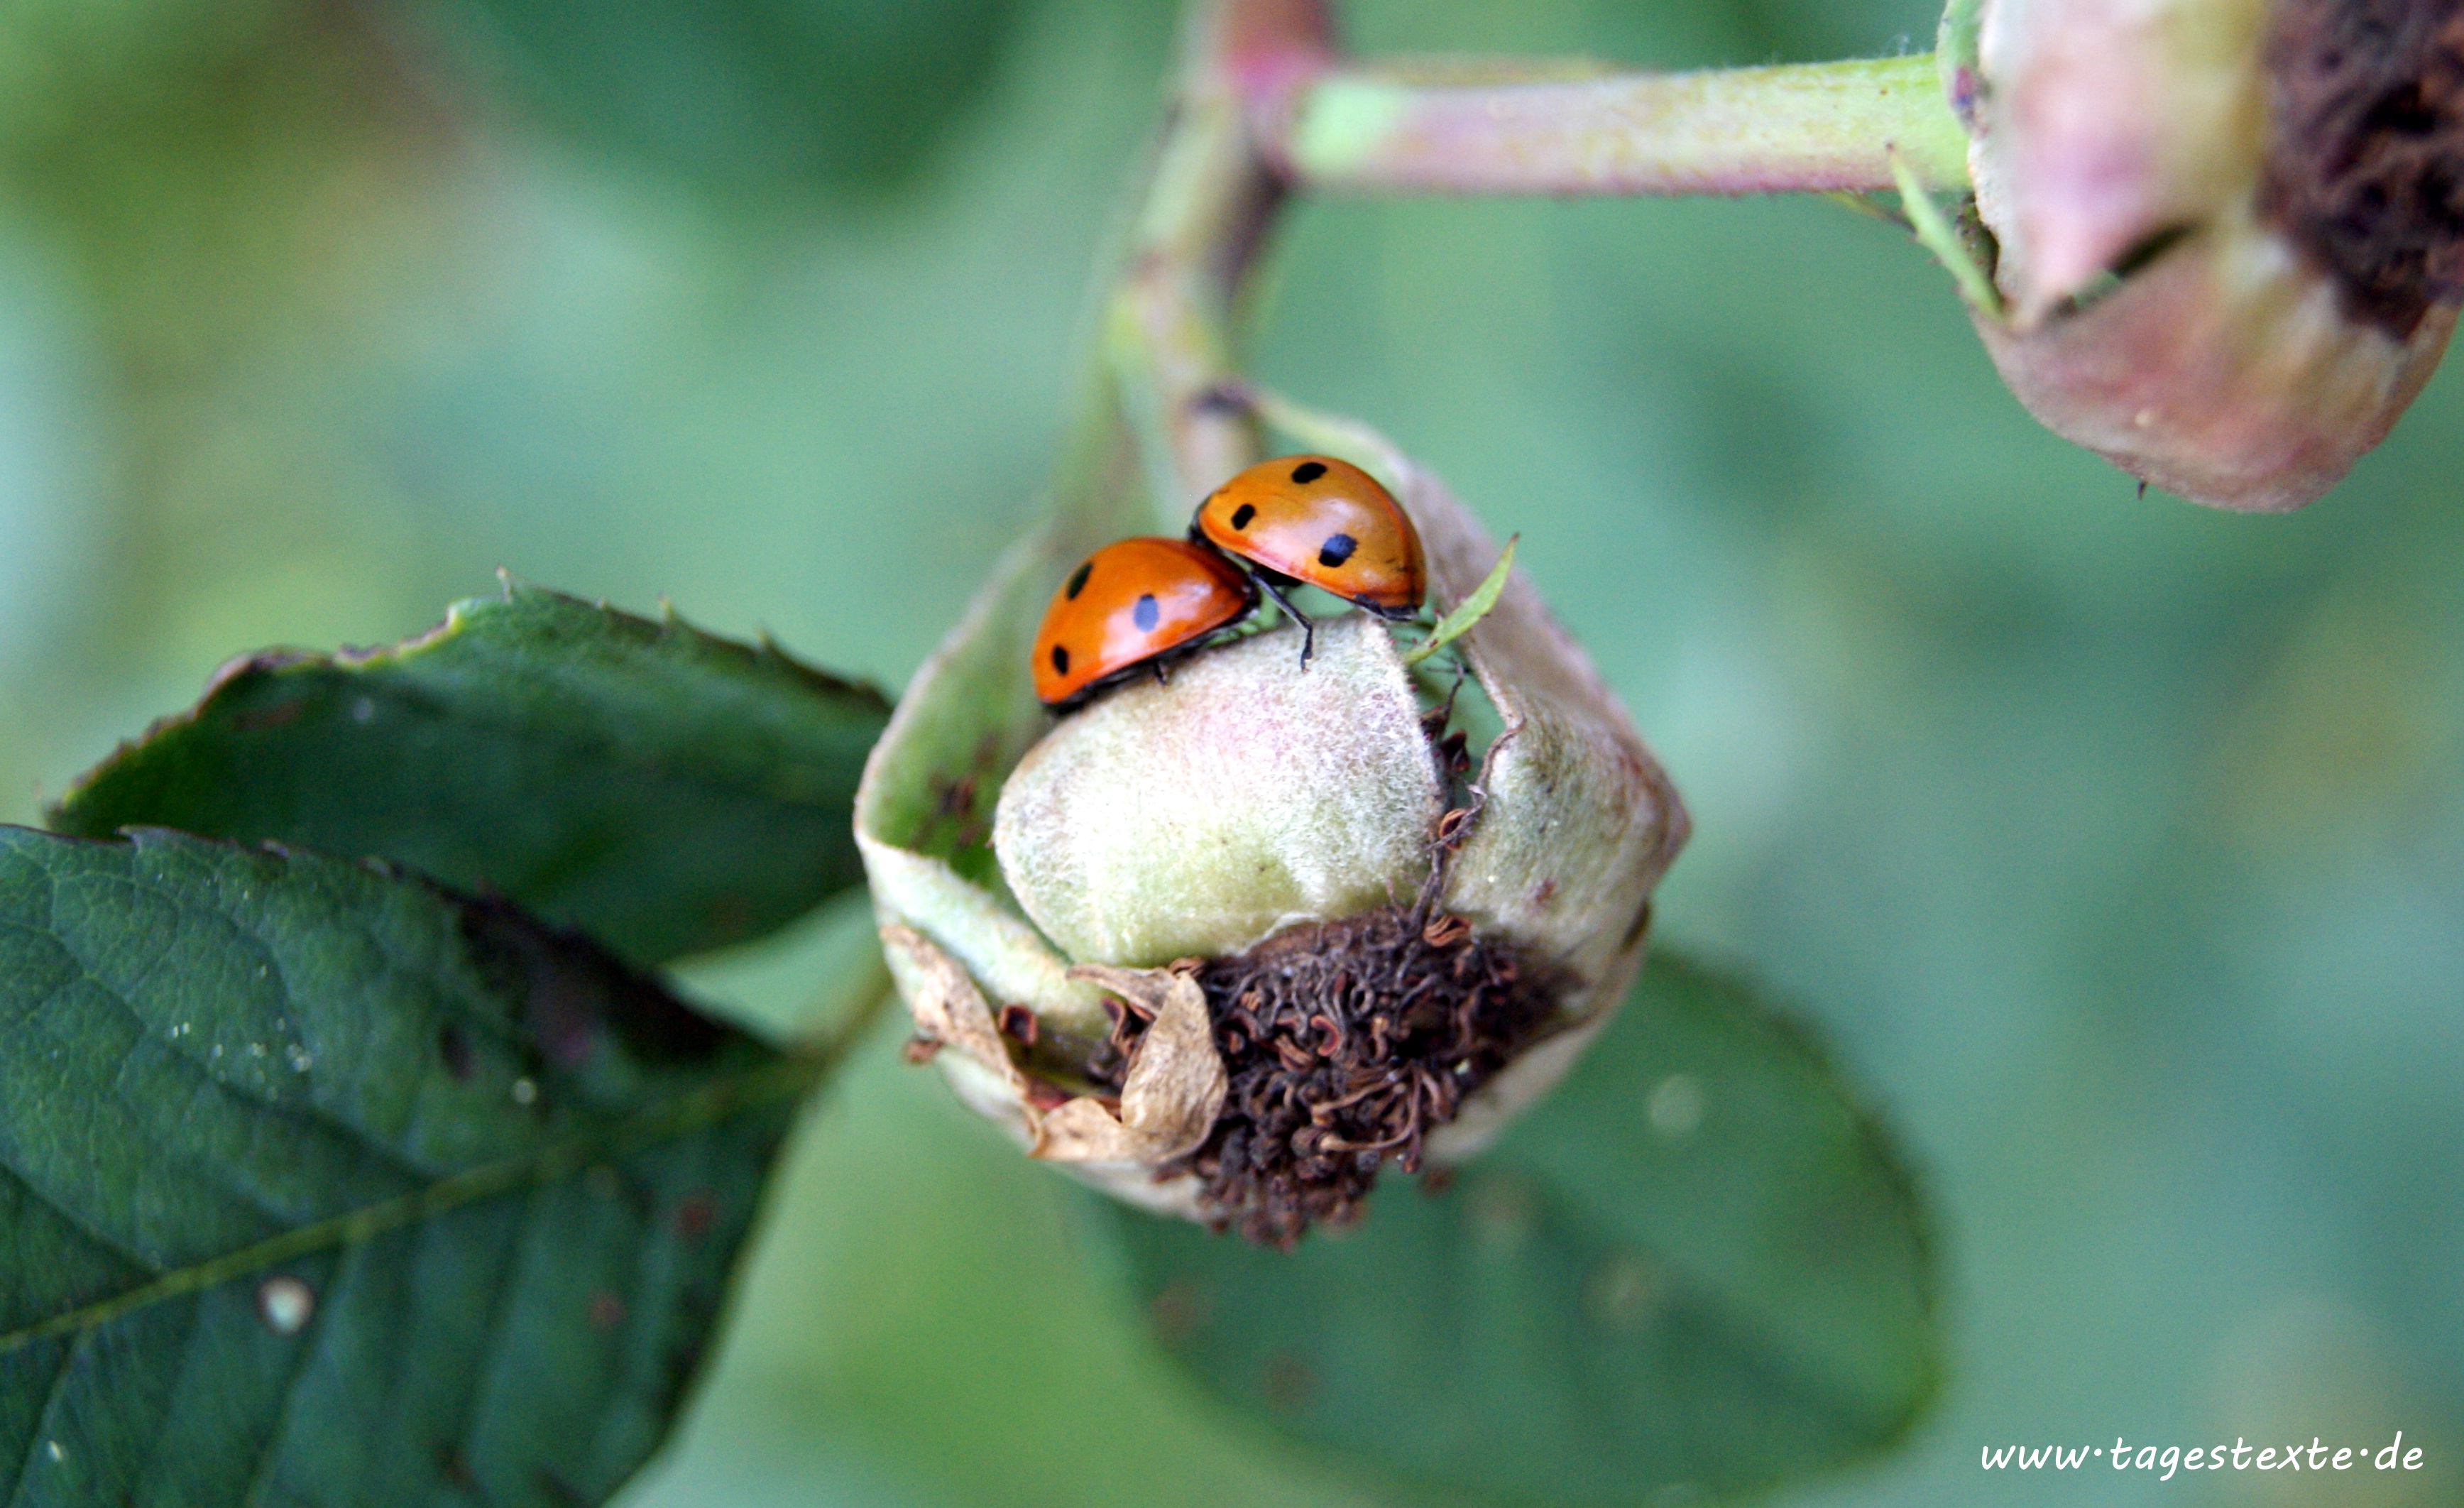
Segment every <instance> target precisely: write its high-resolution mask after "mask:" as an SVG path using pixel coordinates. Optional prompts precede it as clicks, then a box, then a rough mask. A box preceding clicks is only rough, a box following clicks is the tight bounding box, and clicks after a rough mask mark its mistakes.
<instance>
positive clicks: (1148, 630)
mask: <svg viewBox="0 0 2464 1508" xmlns="http://www.w3.org/2000/svg"><path fill="white" fill-rule="evenodd" d="M1257 607H1258V588H1257V585H1256V584H1255V583H1254V582H1252V581H1251V580H1250V578H1249V577H1248V576H1247V574H1245V573H1244V572H1243V570H1242V569H1241V568H1240V567H1239V566H1238V565H1234V564H1233V563H1232V562H1231V561H1229V560H1226V559H1225V558H1224V557H1223V556H1222V555H1221V554H1220V553H1219V552H1217V551H1215V550H1212V549H1209V548H1207V547H1206V546H1205V545H1203V544H1198V543H1191V542H1189V541H1187V540H1173V539H1163V538H1160V537H1155V536H1143V535H1142V536H1139V537H1137V538H1134V539H1127V540H1116V541H1114V542H1113V543H1110V544H1107V545H1105V546H1104V547H1103V548H1102V549H1100V550H1097V551H1096V552H1095V553H1094V554H1092V555H1089V556H1088V557H1087V559H1086V560H1085V561H1084V562H1082V563H1081V564H1080V565H1079V566H1078V568H1077V569H1076V570H1073V571H1071V572H1070V573H1069V575H1068V577H1067V580H1065V581H1063V582H1062V584H1061V589H1060V590H1058V591H1056V592H1054V593H1053V594H1052V605H1051V606H1050V607H1048V608H1046V609H1045V610H1044V626H1043V627H1042V628H1041V629H1039V630H1038V631H1037V632H1036V635H1035V695H1036V697H1037V698H1038V699H1040V700H1042V701H1043V702H1044V704H1045V706H1047V707H1050V708H1052V709H1053V710H1055V711H1057V712H1067V711H1068V710H1069V709H1071V708H1073V707H1076V706H1079V705H1081V704H1083V703H1084V702H1085V701H1086V700H1087V699H1089V698H1090V697H1092V696H1094V695H1095V694H1096V693H1097V692H1099V691H1102V690H1104V689H1105V688H1106V687H1108V686H1112V685H1116V684H1118V683H1119V682H1121V681H1123V680H1126V679H1127V678H1129V677H1130V676H1134V675H1136V674H1138V673H1139V672H1140V671H1152V672H1153V673H1154V674H1155V676H1157V678H1161V676H1162V675H1163V665H1164V664H1165V663H1166V662H1167V661H1168V660H1170V659H1172V658H1174V657H1176V656H1178V655H1181V654H1189V653H1190V652H1191V651H1193V650H1197V649H1200V648H1203V647H1204V646H1205V645H1207V644H1210V643H1212V642H1214V639H1215V637H1216V635H1217V634H1218V633H1219V632H1221V631H1222V630H1224V629H1228V628H1230V627H1232V626H1233V625H1235V624H1237V623H1239V622H1240V621H1241V620H1242V619H1243V618H1245V617H1247V616H1248V615H1249V614H1250V613H1252V612H1254V611H1256V610H1257Z"/></svg>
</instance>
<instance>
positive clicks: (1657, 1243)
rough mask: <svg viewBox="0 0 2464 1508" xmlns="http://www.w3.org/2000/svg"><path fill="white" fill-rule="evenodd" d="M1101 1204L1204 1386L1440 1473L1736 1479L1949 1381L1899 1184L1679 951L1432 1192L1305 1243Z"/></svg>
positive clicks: (1861, 1123) (1879, 1420)
mask: <svg viewBox="0 0 2464 1508" xmlns="http://www.w3.org/2000/svg"><path fill="white" fill-rule="evenodd" d="M1106 1203H1107V1205H1108V1207H1109V1209H1110V1210H1111V1212H1110V1213H1109V1214H1108V1215H1107V1218H1108V1219H1110V1220H1111V1222H1112V1223H1113V1224H1114V1225H1115V1226H1116V1227H1117V1229H1118V1230H1119V1231H1120V1232H1121V1235H1122V1237H1123V1248H1124V1250H1125V1252H1126V1253H1127V1258H1128V1262H1129V1266H1130V1270H1131V1273H1132V1275H1133V1281H1134V1284H1135V1286H1136V1288H1137V1290H1138V1292H1139V1294H1140V1296H1141V1297H1143V1298H1145V1299H1146V1301H1147V1302H1148V1304H1149V1306H1150V1312H1151V1313H1152V1314H1153V1315H1154V1316H1155V1322H1156V1328H1157V1332H1158V1334H1159V1336H1160V1338H1161V1339H1162V1340H1163V1342H1164V1343H1165V1344H1166V1346H1167V1347H1168V1348H1170V1349H1171V1350H1172V1351H1174V1352H1175V1354H1177V1356H1178V1357H1179V1358H1180V1359H1181V1360H1182V1361H1183V1362H1184V1363H1185V1364H1187V1365H1188V1366H1189V1367H1190V1368H1192V1369H1193V1370H1194V1371H1195V1372H1196V1373H1197V1374H1198V1376H1199V1378H1200V1379H1201V1380H1202V1381H1203V1382H1204V1383H1205V1384H1206V1385H1207V1386H1208V1387H1209V1388H1210V1389H1211V1390H1212V1391H1213V1392H1215V1393H1216V1394H1217V1395H1218V1396H1219V1397H1221V1398H1222V1399H1224V1400H1226V1401H1228V1402H1230V1403H1232V1404H1234V1405H1236V1406H1237V1407H1239V1408H1243V1409H1246V1410H1250V1411H1253V1412H1255V1413H1257V1414H1260V1415H1263V1416H1264V1417H1265V1418H1266V1419H1268V1420H1270V1421H1271V1422H1272V1423H1274V1424H1275V1425H1277V1426H1279V1427H1280V1428H1282V1429H1283V1430H1287V1431H1289V1432H1291V1433H1293V1434H1296V1435H1299V1436H1301V1437H1303V1438H1304V1439H1307V1440H1309V1441H1310V1442H1312V1443H1314V1444H1316V1445H1317V1446H1319V1447H1322V1448H1323V1449H1324V1450H1326V1451H1328V1452H1330V1453H1333V1454H1334V1455H1335V1456H1336V1457H1337V1458H1338V1459H1339V1460H1340V1461H1342V1462H1343V1463H1345V1464H1349V1465H1351V1466H1353V1467H1354V1468H1356V1469H1362V1470H1365V1471H1367V1472H1369V1473H1371V1474H1372V1475H1391V1476H1395V1477H1399V1478H1401V1479H1403V1480H1404V1481H1406V1482H1408V1483H1411V1484H1413V1485H1414V1486H1415V1487H1417V1488H1419V1490H1421V1491H1423V1492H1428V1491H1435V1492H1439V1493H1441V1494H1445V1495H1447V1496H1449V1497H1458V1496H1459V1497H1465V1498H1468V1499H1470V1500H1473V1501H1481V1502H1498V1503H1544V1502H1545V1503H1551V1504H1626V1503H1647V1502H1655V1501H1677V1500H1685V1501H1690V1500H1693V1499H1692V1498H1691V1497H1686V1496H1684V1493H1685V1490H1686V1489H1691V1490H1693V1491H1699V1492H1703V1493H1707V1494H1715V1495H1725V1494H1728V1493H1732V1492H1741V1491H1747V1490H1750V1489H1754V1488H1758V1487H1762V1486H1766V1485H1768V1484H1770V1483H1772V1482H1775V1481H1778V1480H1780V1479H1782V1478H1784V1477H1788V1476H1791V1475H1797V1474H1801V1473H1805V1472H1808V1471H1813V1470H1817V1469H1820V1468H1824V1467H1829V1466H1835V1465H1837V1464H1839V1463H1842V1462H1845V1461H1848V1460H1851V1459H1854V1458H1856V1457H1858V1456H1861V1455H1864V1454H1867V1453H1873V1452H1876V1451H1879V1450H1881V1449H1882V1448H1884V1447H1886V1446H1888V1445H1890V1444H1892V1443H1893V1442H1895V1441H1896V1440H1897V1439H1898V1438H1899V1437H1900V1436H1901V1435H1902V1434H1903V1433H1904V1432H1905V1431H1906V1430H1907V1428H1908V1426H1909V1425H1910V1423H1911V1422H1912V1421H1913V1420H1914V1419H1915V1417H1916V1416H1917V1414H1918V1413H1919V1411H1920V1410H1921V1409H1922V1408H1923V1407H1924V1405H1925V1402H1926V1401H1927V1400H1928V1399H1929V1398H1930V1396H1931V1395H1932V1392H1933V1389H1934V1386H1935V1381H1936V1375H1937V1368H1938V1362H1937V1358H1936V1346H1937V1336H1936V1333H1935V1328H1934V1322H1933V1318H1932V1310H1933V1304H1932V1295H1933V1278H1932V1272H1931V1267H1930V1264H1929V1261H1928V1259H1927V1253H1926V1249H1925V1234H1924V1221H1923V1214H1922V1210H1921V1209H1920V1207H1919V1203H1918V1200H1917V1197H1916V1195H1915V1192H1914V1190H1913V1188H1912V1187H1911V1186H1910V1184H1909V1182H1908V1180H1907V1177H1906V1175H1905V1173H1904V1172H1903V1170H1902V1169H1901V1167H1900V1165H1899V1164H1898V1162H1897V1161H1896V1160H1895V1158H1894V1157H1893V1155H1892V1153H1891V1151H1890V1149H1889V1148H1888V1147H1887V1146H1886V1145H1885V1144H1884V1142H1883V1141H1882V1139H1881V1134H1880V1133H1879V1131H1878V1130H1877V1128H1876V1127H1875V1125H1874V1124H1873V1122H1872V1121H1871V1120H1868V1119H1867V1118H1866V1117H1864V1116H1863V1115H1862V1114H1860V1113H1859V1111H1858V1110H1857V1108H1856V1107H1855V1105H1854V1104H1853V1102H1852V1101H1851V1100H1850V1098H1848V1097H1847V1096H1846V1094H1845V1093H1844V1092H1843V1090H1842V1088H1841V1086H1840V1085H1839V1083H1838V1082H1837V1078H1836V1076H1834V1075H1833V1073H1832V1072H1831V1071H1830V1070H1829V1069H1828V1068H1827V1067H1825V1065H1824V1063H1823V1061H1822V1059H1821V1057H1820V1056H1819V1054H1818V1053H1815V1051H1814V1050H1813V1049H1812V1048H1811V1047H1810V1046H1809V1045H1808V1044H1807V1043H1806V1041H1805V1040H1804V1039H1803V1038H1802V1037H1801V1036H1799V1035H1798V1034H1797V1033H1796V1032H1795V1031H1793V1030H1792V1029H1790V1028H1789V1027H1788V1026H1787V1025H1786V1023H1784V1022H1783V1021H1782V1020H1780V1019H1779V1018H1777V1017H1775V1016H1773V1015H1772V1014H1771V1013H1770V1012H1769V1011H1767V1010H1766V1009H1763V1008H1762V1007H1761V1006H1760V1005H1758V1004H1757V1003H1756V1002H1755V1000H1754V999H1753V997H1752V996H1751V994H1750V993H1749V991H1747V990H1746V989H1744V988H1742V987H1739V986H1738V985H1736V984H1735V983H1733V982H1730V981H1727V980H1724V979H1721V978H1719V977H1717V976H1715V975H1711V974H1707V973H1705V972H1703V971H1701V970H1698V969H1696V968H1693V967H1691V966H1689V965H1684V964H1682V963H1679V962H1676V961H1674V960H1671V959H1669V958H1667V957H1665V956H1660V955H1656V956H1655V957H1654V959H1653V961H1652V964H1651V965H1650V967H1649V969H1648V970H1647V971H1646V973H1645V975H1644V978H1643V979H1642V981H1641V983H1640V984H1639V985H1638V986H1637V987H1636V989H1635V991H1634V993H1633V994H1632V995H1631V996H1629V997H1628V999H1627V1002H1626V1004H1625V1007H1624V1009H1623V1010H1622V1011H1621V1012H1620V1013H1619V1014H1618V1016H1617V1018H1616V1019H1615V1020H1614V1021H1613V1022H1612V1023H1611V1024H1610V1026H1609V1028H1608V1029H1607V1031H1605V1032H1604V1033H1603V1034H1602V1036H1601V1038H1600V1040H1599V1041H1597V1042H1596V1043H1595V1044H1594V1045H1593V1047H1592V1050H1591V1052H1590V1053H1588V1054H1587V1055H1586V1056H1585V1058H1584V1059H1583V1061H1582V1063H1581V1064H1580V1065H1579V1066H1578V1067H1577V1069H1576V1070H1575V1072H1574V1073H1573V1075H1572V1076H1570V1077H1569V1079H1568V1080H1567V1082H1566V1083H1565V1084H1563V1085H1562V1086H1560V1087H1559V1088H1558V1090H1557V1091H1556V1092H1555V1093H1554V1094H1553V1095H1551V1097H1550V1098H1547V1099H1546V1100H1544V1101H1543V1102H1542V1103H1541V1104H1540V1105H1538V1106H1536V1107H1535V1108H1534V1109H1533V1110H1532V1112H1531V1114H1530V1115H1529V1117H1528V1118H1527V1119H1526V1120H1523V1121H1521V1122H1519V1123H1518V1124H1517V1125H1516V1126H1515V1127H1514V1128H1513V1130H1512V1131H1511V1132H1509V1133H1508V1135H1507V1137H1506V1138H1505V1139H1504V1140H1503V1141H1502V1142H1500V1143H1499V1144H1498V1145H1497V1146H1496V1147H1495V1148H1494V1149H1493V1150H1491V1151H1490V1152H1489V1153H1488V1154H1487V1155H1485V1157H1483V1158H1481V1159H1480V1160H1478V1161H1477V1162H1475V1163H1474V1164H1471V1165H1470V1166H1468V1167H1466V1168H1464V1169H1463V1170H1462V1171H1461V1173H1460V1174H1459V1176H1458V1178H1457V1180H1456V1182H1455V1183H1454V1185H1453V1186H1452V1187H1451V1188H1449V1189H1447V1190H1446V1191H1444V1192H1441V1193H1437V1194H1434V1195H1433V1194H1430V1193H1428V1192H1426V1191H1425V1186H1423V1187H1422V1188H1415V1187H1412V1186H1409V1185H1408V1184H1406V1183H1404V1182H1403V1181H1402V1180H1400V1179H1396V1178H1392V1177H1390V1179H1389V1180H1388V1183H1387V1185H1386V1186H1384V1187H1382V1188H1381V1190H1380V1192H1379V1193H1378V1195H1377V1196H1376V1198H1375V1201H1374V1203H1373V1206H1372V1209H1371V1210H1370V1212H1369V1214H1368V1216H1367V1217H1366V1219H1365V1220H1364V1221H1363V1223H1362V1224H1361V1226H1360V1227H1358V1228H1357V1229H1355V1230H1353V1231H1347V1232H1343V1233H1340V1234H1337V1235H1335V1236H1332V1237H1328V1236H1323V1235H1321V1236H1312V1237H1311V1238H1310V1239H1309V1240H1308V1241H1306V1242H1305V1243H1304V1244H1303V1245H1302V1247H1301V1248H1300V1250H1298V1251H1297V1252H1295V1253H1291V1254H1290V1255H1280V1254H1278V1253H1274V1252H1271V1251H1265V1250H1262V1249H1259V1248H1255V1247H1251V1246H1248V1245H1245V1244H1243V1243H1242V1242H1240V1241H1239V1240H1237V1239H1235V1238H1232V1237H1228V1236H1214V1235H1210V1234H1208V1233H1207V1232H1205V1231H1201V1230H1199V1229H1198V1228H1196V1227H1193V1226H1189V1225H1186V1224H1181V1223H1177V1222H1172V1221H1166V1220H1158V1219H1155V1218H1153V1217H1151V1216H1146V1215H1141V1214H1135V1213H1132V1212H1130V1211H1128V1210H1126V1209H1121V1208H1120V1207H1119V1206H1117V1205H1112V1204H1111V1202H1109V1201H1107V1202H1106ZM1656 1493H1668V1494H1672V1495H1673V1496H1671V1497H1666V1498H1657V1497H1654V1494H1656Z"/></svg>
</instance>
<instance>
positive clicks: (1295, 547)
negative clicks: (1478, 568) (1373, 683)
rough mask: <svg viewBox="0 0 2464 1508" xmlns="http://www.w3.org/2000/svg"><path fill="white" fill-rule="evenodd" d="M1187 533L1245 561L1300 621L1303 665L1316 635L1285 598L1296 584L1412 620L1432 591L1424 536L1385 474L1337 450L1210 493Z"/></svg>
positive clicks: (1290, 458) (1271, 467)
mask: <svg viewBox="0 0 2464 1508" xmlns="http://www.w3.org/2000/svg"><path fill="white" fill-rule="evenodd" d="M1189 537H1190V538H1191V539H1193V540H1203V541H1205V542H1206V543H1209V544H1212V545H1214V546H1215V547H1216V548H1218V549H1220V550H1221V551H1223V552H1224V553H1225V554H1227V555H1230V556H1233V557H1234V558H1236V559H1237V560H1239V561H1241V562H1242V563H1243V565H1244V566H1245V567H1246V568H1247V570H1248V572H1249V574H1250V575H1251V576H1253V577H1255V578H1256V580H1257V582H1258V585H1259V586H1261V587H1263V588H1265V590H1266V593H1267V595H1269V596H1271V597H1273V598H1274V599H1275V605H1276V606H1277V607H1279V608H1281V609H1283V610H1284V612H1285V613H1286V615H1287V616H1288V617H1290V618H1291V619H1292V621H1293V622H1295V623H1298V624H1300V625H1302V627H1303V631H1304V637H1303V640H1302V648H1301V662H1302V663H1303V664H1307V663H1309V646H1310V644H1311V643H1312V642H1313V640H1314V638H1315V634H1314V632H1311V631H1310V630H1309V619H1308V618H1305V617H1303V616H1302V615H1301V614H1300V613H1299V612H1298V611H1296V610H1294V609H1293V607H1292V605H1291V603H1290V602H1288V601H1287V600H1286V598H1285V596H1284V592H1283V588H1286V587H1288V586H1290V585H1292V584H1293V583H1294V582H1306V583H1308V584H1309V586H1312V587H1316V588H1321V589H1323V590H1326V591H1330V592H1332V593H1333V594H1334V595H1336V596H1338V597H1341V598H1343V599H1344V600H1345V601H1346V602H1349V603H1352V604H1353V605H1354V606H1356V607H1361V608H1366V609H1367V610H1370V611H1371V612H1374V613H1375V614H1377V615H1378V616H1379V617H1381V618H1390V619H1397V620H1400V619H1405V618H1410V617H1412V616H1414V615H1415V614H1417V613H1418V612H1419V610H1420V601H1421V599H1422V598H1423V597H1425V596H1427V595H1428V574H1427V568H1426V566H1425V565H1423V564H1422V561H1421V556H1420V536H1419V531H1417V530H1415V529H1414V528H1413V527H1412V521H1411V519H1410V518H1409V517H1408V516H1406V515H1405V513H1404V512H1403V509H1402V505H1401V504H1399V503H1397V501H1396V500H1395V498H1394V495H1393V494H1392V493H1389V492H1388V491H1387V490H1386V489H1385V488H1384V487H1382V486H1380V485H1379V484H1378V481H1377V478H1376V477H1372V476H1370V475H1369V474H1368V473H1367V472H1365V471H1362V470H1361V469H1360V468H1359V467H1357V466H1354V465H1353V464H1352V463H1351V462H1349V461H1343V460H1337V459H1336V458H1335V457H1333V456H1331V455H1285V456H1281V457H1278V458H1277V459H1274V460H1271V461H1265V462H1261V463H1260V464H1258V465H1256V466H1252V467H1250V468H1249V469H1248V470H1246V471H1244V472H1243V473H1241V474H1240V475H1239V476H1237V477H1233V478H1232V479H1231V480H1230V481H1227V482H1225V483H1224V484H1223V485H1222V486H1221V487H1218V488H1216V489H1215V491H1214V492H1213V493H1211V494H1209V495H1208V497H1207V499H1206V500H1205V501H1204V502H1201V503H1199V505H1198V513H1197V516H1196V517H1195V518H1193V519H1192V520H1191V521H1190V524H1189Z"/></svg>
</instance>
